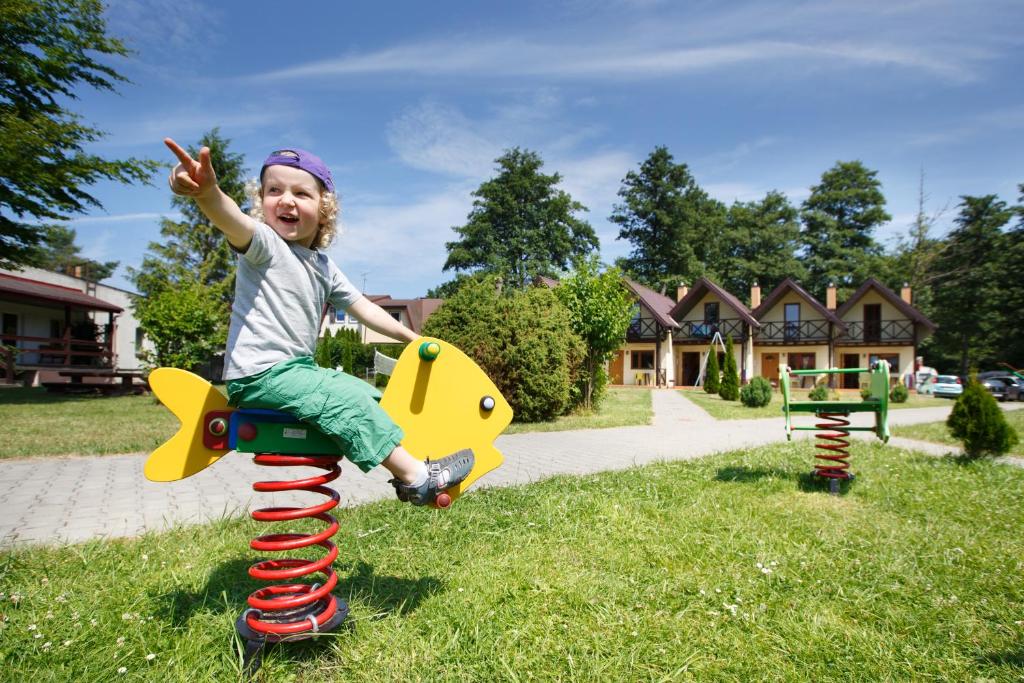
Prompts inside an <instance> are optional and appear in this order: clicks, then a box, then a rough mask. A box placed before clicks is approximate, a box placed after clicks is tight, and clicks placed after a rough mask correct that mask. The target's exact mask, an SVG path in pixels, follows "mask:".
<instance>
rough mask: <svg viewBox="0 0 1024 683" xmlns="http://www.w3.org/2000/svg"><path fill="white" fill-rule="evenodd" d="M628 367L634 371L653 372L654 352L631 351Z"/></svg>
mask: <svg viewBox="0 0 1024 683" xmlns="http://www.w3.org/2000/svg"><path fill="white" fill-rule="evenodd" d="M629 365H630V367H632V368H633V369H634V370H653V369H654V351H631V352H630V355H629Z"/></svg>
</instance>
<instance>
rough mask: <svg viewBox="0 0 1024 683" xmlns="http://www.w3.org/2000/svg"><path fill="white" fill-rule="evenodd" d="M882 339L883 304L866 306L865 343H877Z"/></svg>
mask: <svg viewBox="0 0 1024 683" xmlns="http://www.w3.org/2000/svg"><path fill="white" fill-rule="evenodd" d="M881 339H882V304H864V341H866V342H876V343H877V342H879V341H881ZM886 360H888V359H886Z"/></svg>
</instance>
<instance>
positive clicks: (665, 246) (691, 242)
mask: <svg viewBox="0 0 1024 683" xmlns="http://www.w3.org/2000/svg"><path fill="white" fill-rule="evenodd" d="M618 194H619V197H621V198H622V203H621V204H616V205H615V207H614V208H613V212H612V215H611V216H610V217H609V220H610V221H611V222H613V223H617V224H618V225H619V236H618V238H619V239H624V240H628V241H629V242H630V243H631V244H632V245H633V250H632V251H631V252H630V254H629V256H628V257H626V258H623V259H619V260H618V262H617V264H616V265H618V266H619V267H620V268H622V269H623V270H624V271H625V272H626V273H627V274H628V275H630V276H631V277H633V278H634V279H636V280H638V281H640V282H642V283H643V284H645V285H648V286H649V287H653V288H654V289H662V288H666V287H667V288H674V287H675V286H676V285H678V284H679V283H680V282H693V280H694V279H695V278H697V277H699V276H701V275H711V276H715V275H716V271H717V269H718V267H719V266H720V265H721V253H722V249H721V247H722V243H723V241H724V240H723V239H722V238H723V231H724V227H725V214H726V211H725V206H724V205H723V204H722V203H721V202H719V201H717V200H715V199H712V198H711V197H709V196H708V194H707V193H706V192H705V191H704V190H702V189H701V188H700V187H699V186H698V185H697V182H696V180H694V178H693V176H692V175H691V174H690V170H689V168H687V166H686V164H677V163H675V162H674V161H673V158H672V155H671V154H670V153H669V151H668V149H667V148H665V147H661V146H659V147H655V148H654V151H653V152H651V154H650V155H649V156H648V157H647V159H646V160H644V162H643V163H641V164H640V170H639V172H637V171H629V172H628V173H627V174H626V177H625V178H624V179H623V180H622V187H621V188H620V189H619V193H618Z"/></svg>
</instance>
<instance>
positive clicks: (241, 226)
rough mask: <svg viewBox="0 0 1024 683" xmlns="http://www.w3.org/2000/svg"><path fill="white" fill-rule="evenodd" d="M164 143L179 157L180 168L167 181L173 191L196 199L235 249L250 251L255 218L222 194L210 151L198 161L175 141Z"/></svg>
mask: <svg viewBox="0 0 1024 683" xmlns="http://www.w3.org/2000/svg"><path fill="white" fill-rule="evenodd" d="M164 144H165V145H167V147H168V148H169V149H170V150H171V151H172V152H174V156H176V157H178V165H177V166H175V167H174V170H172V171H171V177H170V178H168V179H167V182H168V183H169V184H170V186H171V191H172V192H174V194H177V195H181V196H183V197H192V199H194V200H196V204H198V205H199V209H200V210H201V211H202V212H203V213H204V214H205V215H206V217H207V218H209V219H210V222H212V223H213V224H214V225H215V226H217V229H218V230H220V231H221V232H222V233H224V236H225V237H227V238H228V242H230V243H231V244H232V246H234V247H235V248H237V249H242V250H244V249H246V248H247V247H248V246H249V243H250V242H251V241H252V235H253V227H252V219H251V218H249V217H248V216H246V215H245V214H244V213H242V210H241V209H240V208H238V204H235V202H234V200H233V199H231V197H229V196H227V195H226V194H224V193H223V192H222V191H221V189H220V186H219V185H218V184H217V174H216V172H214V170H213V164H212V163H211V162H210V148H209V147H203V148H202V149H201V150H199V160H198V161H197V160H195V159H193V158H192V157H191V156H190V155H189V153H188V152H186V151H185V150H184V149H182V148H181V146H180V145H179V144H178V143H176V142H175V141H174V140H172V139H170V138H164Z"/></svg>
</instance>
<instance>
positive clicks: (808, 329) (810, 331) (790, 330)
mask: <svg viewBox="0 0 1024 683" xmlns="http://www.w3.org/2000/svg"><path fill="white" fill-rule="evenodd" d="M754 334H755V337H756V339H757V341H758V342H759V343H761V344H809V343H817V344H827V343H828V341H829V322H828V321H827V320H799V321H790V322H767V323H761V329H759V330H758V331H757V332H755V333H754Z"/></svg>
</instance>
